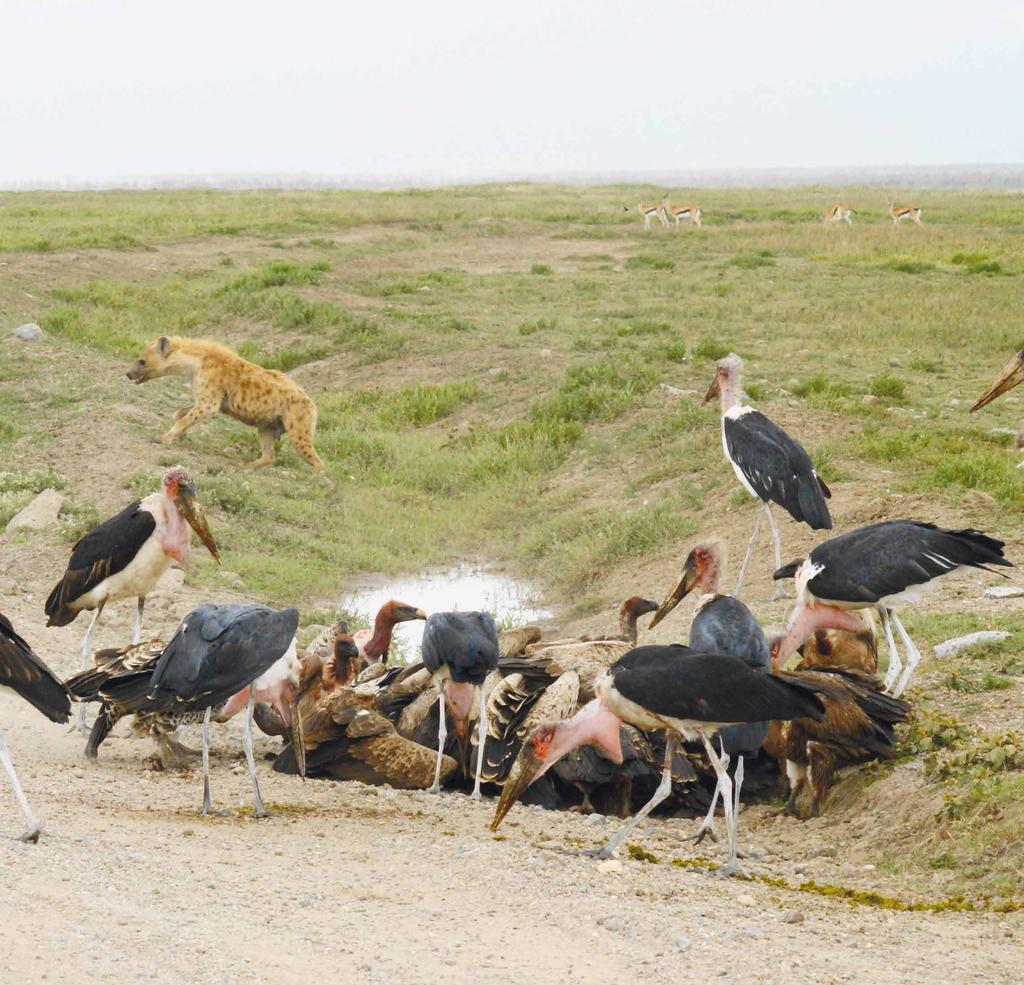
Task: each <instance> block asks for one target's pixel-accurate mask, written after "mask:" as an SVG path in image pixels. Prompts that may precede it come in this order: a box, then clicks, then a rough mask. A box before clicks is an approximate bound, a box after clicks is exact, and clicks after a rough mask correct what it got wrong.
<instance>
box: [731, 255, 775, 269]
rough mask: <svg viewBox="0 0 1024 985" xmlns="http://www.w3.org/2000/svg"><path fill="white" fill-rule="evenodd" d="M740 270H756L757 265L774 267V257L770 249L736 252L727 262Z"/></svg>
mask: <svg viewBox="0 0 1024 985" xmlns="http://www.w3.org/2000/svg"><path fill="white" fill-rule="evenodd" d="M726 265H727V266H729V267H738V268H739V269H740V270H757V268H758V267H774V266H775V257H774V256H773V255H772V253H771V251H770V250H759V251H758V252H757V253H737V254H736V255H735V256H733V257H731V258H730V259H729V260H728V262H727V264H726Z"/></svg>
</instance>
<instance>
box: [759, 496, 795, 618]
mask: <svg viewBox="0 0 1024 985" xmlns="http://www.w3.org/2000/svg"><path fill="white" fill-rule="evenodd" d="M764 511H765V513H767V514H768V526H769V527H771V530H772V547H773V548H774V549H775V567H774V568H772V570H773V571H778V570H779V568H781V567H782V540H781V538H780V537H779V525H778V524H777V523H776V522H775V517H774V516H773V515H772V508H771V505H770V504H769V503H765V504H764ZM788 598H792V596H791V595H790V594H789V592H787V591H786V590H785V589H784V588H783V587H782V582H781V581H777V582H776V583H775V591H774V592H773V593H772V597H771V598H770V599H768V601H769V602H774V601H776V600H777V599H788Z"/></svg>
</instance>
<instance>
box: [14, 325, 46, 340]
mask: <svg viewBox="0 0 1024 985" xmlns="http://www.w3.org/2000/svg"><path fill="white" fill-rule="evenodd" d="M14 334H15V336H17V338H19V339H21V341H22V342H42V340H43V330H42V329H41V328H40V327H39V326H38V325H37V324H36V323H35V322H31V321H30V322H27V323H26V324H24V325H19V326H18V327H17V328H16V329H15V330H14Z"/></svg>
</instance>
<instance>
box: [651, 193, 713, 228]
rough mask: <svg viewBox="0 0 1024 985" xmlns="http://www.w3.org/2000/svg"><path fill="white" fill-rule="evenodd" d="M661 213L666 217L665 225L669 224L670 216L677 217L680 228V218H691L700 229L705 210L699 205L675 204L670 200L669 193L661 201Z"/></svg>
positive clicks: (677, 225) (677, 226)
mask: <svg viewBox="0 0 1024 985" xmlns="http://www.w3.org/2000/svg"><path fill="white" fill-rule="evenodd" d="M661 213H662V215H663V216H664V217H665V218H664V222H665V225H666V226H668V220H669V219H670V218H673V219H675V221H676V229H678V228H679V220H680V219H689V220H690V222H692V223H693V224H694V225H695V226H696V227H697V228H698V229H700V223H701V217H702V216H703V215H704V210H703V209H702V208H701V207H700V206H699V205H673V204H672V203H671V202H670V201H669V200H668V195H666V196H665V197H664V199H662V202H661Z"/></svg>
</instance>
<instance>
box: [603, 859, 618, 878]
mask: <svg viewBox="0 0 1024 985" xmlns="http://www.w3.org/2000/svg"><path fill="white" fill-rule="evenodd" d="M597 871H598V872H601V873H603V874H604V875H618V874H619V873H620V872H622V863H621V862H620V861H619V860H618V859H617V858H606V859H605V860H604V861H603V862H598V863H597Z"/></svg>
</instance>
